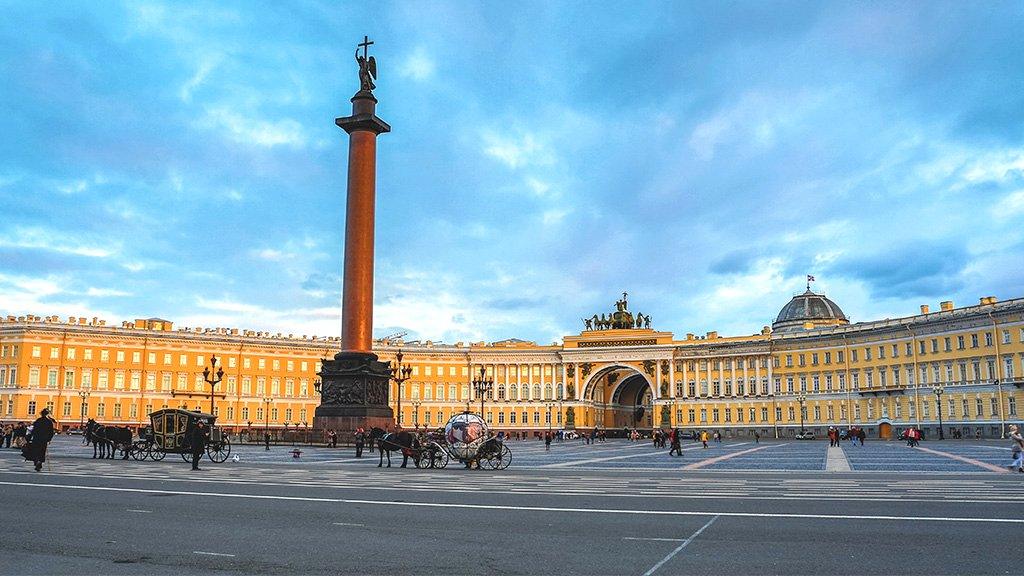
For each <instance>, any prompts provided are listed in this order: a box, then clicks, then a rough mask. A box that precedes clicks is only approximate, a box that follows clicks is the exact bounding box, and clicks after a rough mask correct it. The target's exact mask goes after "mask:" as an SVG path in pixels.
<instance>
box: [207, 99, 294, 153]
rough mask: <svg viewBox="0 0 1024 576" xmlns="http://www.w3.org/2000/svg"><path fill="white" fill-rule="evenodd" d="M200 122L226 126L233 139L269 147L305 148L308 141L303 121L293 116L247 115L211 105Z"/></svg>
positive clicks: (211, 125) (219, 127)
mask: <svg viewBox="0 0 1024 576" xmlns="http://www.w3.org/2000/svg"><path fill="white" fill-rule="evenodd" d="M198 125H199V126H200V127H201V128H205V129H210V130H225V131H226V132H227V136H228V137H229V138H230V139H231V140H234V141H235V142H238V143H240V144H255V145H257V146H263V147H266V148H271V147H274V146H278V145H285V146H293V147H296V148H302V147H304V146H305V145H306V142H307V141H308V137H307V135H306V131H305V129H304V128H303V126H302V124H300V123H299V122H297V121H295V120H292V119H291V118H284V119H281V120H276V121H268V120H260V119H256V118H247V117H245V116H242V115H241V114H238V113H237V112H234V111H233V110H231V109H230V108H227V107H210V108H207V109H206V115H205V116H204V117H203V118H202V119H201V120H200V121H199V122H198Z"/></svg>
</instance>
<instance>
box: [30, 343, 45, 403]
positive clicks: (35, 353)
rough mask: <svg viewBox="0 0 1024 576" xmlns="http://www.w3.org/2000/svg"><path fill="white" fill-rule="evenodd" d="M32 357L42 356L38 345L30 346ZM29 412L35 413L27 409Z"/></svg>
mask: <svg viewBox="0 0 1024 576" xmlns="http://www.w3.org/2000/svg"><path fill="white" fill-rule="evenodd" d="M32 357H33V358H40V357H42V348H40V347H39V346H33V347H32ZM32 406H33V407H35V402H33V403H32ZM29 414H35V412H34V411H32V410H29Z"/></svg>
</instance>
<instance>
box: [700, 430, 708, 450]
mask: <svg viewBox="0 0 1024 576" xmlns="http://www.w3.org/2000/svg"><path fill="white" fill-rule="evenodd" d="M700 442H701V444H703V445H704V447H705V448H707V447H708V431H707V430H701V431H700Z"/></svg>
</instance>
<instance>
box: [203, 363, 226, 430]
mask: <svg viewBox="0 0 1024 576" xmlns="http://www.w3.org/2000/svg"><path fill="white" fill-rule="evenodd" d="M213 369H216V372H214V370H213ZM223 379H224V368H218V367H217V355H216V354H211V355H210V366H209V368H203V380H206V383H207V384H209V385H210V414H211V415H212V414H213V389H214V388H216V387H217V384H220V381H221V380H223Z"/></svg>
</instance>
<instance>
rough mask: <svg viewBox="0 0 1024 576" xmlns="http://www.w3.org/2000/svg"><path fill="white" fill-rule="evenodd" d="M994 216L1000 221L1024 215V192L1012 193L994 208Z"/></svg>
mask: <svg viewBox="0 0 1024 576" xmlns="http://www.w3.org/2000/svg"><path fill="white" fill-rule="evenodd" d="M992 215H993V216H995V217H996V218H998V219H1000V220H1006V219H1007V218H1014V217H1017V216H1021V215H1024V190H1017V191H1016V192H1010V193H1009V194H1007V195H1006V196H1003V197H1002V198H1001V199H1000V200H999V201H998V202H996V203H995V205H994V206H993V207H992Z"/></svg>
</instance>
